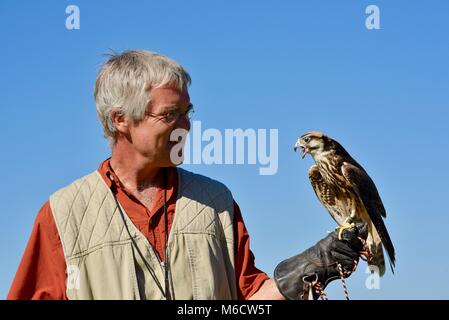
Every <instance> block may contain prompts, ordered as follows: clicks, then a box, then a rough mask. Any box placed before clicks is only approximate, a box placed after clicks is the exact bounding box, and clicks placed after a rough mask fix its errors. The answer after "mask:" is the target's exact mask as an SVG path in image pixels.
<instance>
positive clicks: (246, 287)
mask: <svg viewBox="0 0 449 320" xmlns="http://www.w3.org/2000/svg"><path fill="white" fill-rule="evenodd" d="M234 234H235V235H236V236H235V239H236V250H235V276H236V280H237V296H238V299H240V300H242V299H249V298H250V297H251V296H252V295H253V294H254V293H256V292H257V290H259V288H260V287H261V286H262V284H263V283H264V281H265V280H267V279H269V277H268V276H267V274H266V273H265V272H262V271H260V270H259V269H257V268H256V265H255V261H254V260H255V259H254V254H253V253H252V251H251V249H250V246H249V234H248V230H247V229H246V226H245V223H244V222H243V217H242V213H241V212H240V208H239V206H238V205H237V203H236V202H235V201H234Z"/></svg>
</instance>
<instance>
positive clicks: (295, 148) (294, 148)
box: [293, 140, 309, 159]
mask: <svg viewBox="0 0 449 320" xmlns="http://www.w3.org/2000/svg"><path fill="white" fill-rule="evenodd" d="M298 149H301V158H302V159H304V157H305V156H306V155H307V153H308V152H309V150H308V149H307V148H306V147H304V146H302V145H301V141H300V140H298V141H296V143H295V146H294V147H293V150H295V152H296V150H298Z"/></svg>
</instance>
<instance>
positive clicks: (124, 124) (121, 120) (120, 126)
mask: <svg viewBox="0 0 449 320" xmlns="http://www.w3.org/2000/svg"><path fill="white" fill-rule="evenodd" d="M111 119H112V123H113V124H114V127H115V128H116V129H117V131H118V132H119V133H121V134H124V135H126V134H127V133H128V131H129V128H128V121H127V119H126V117H125V115H124V114H123V113H122V112H121V111H120V109H118V108H115V107H114V108H112V111H111Z"/></svg>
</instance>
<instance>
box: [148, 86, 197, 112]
mask: <svg viewBox="0 0 449 320" xmlns="http://www.w3.org/2000/svg"><path fill="white" fill-rule="evenodd" d="M150 97H151V100H150V104H151V105H152V106H153V107H154V108H158V109H165V108H168V109H170V108H173V107H182V106H187V105H188V104H189V103H190V97H189V93H188V91H187V90H179V89H177V88H170V87H163V88H154V89H152V90H151V91H150Z"/></svg>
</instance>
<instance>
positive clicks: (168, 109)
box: [162, 103, 193, 112]
mask: <svg viewBox="0 0 449 320" xmlns="http://www.w3.org/2000/svg"><path fill="white" fill-rule="evenodd" d="M191 108H193V104H191V103H189V104H188V105H187V106H186V109H187V110H188V109H191ZM181 109H183V108H182V107H179V106H177V105H171V106H166V107H164V108H163V109H162V110H163V111H162V112H170V111H177V110H181Z"/></svg>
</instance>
